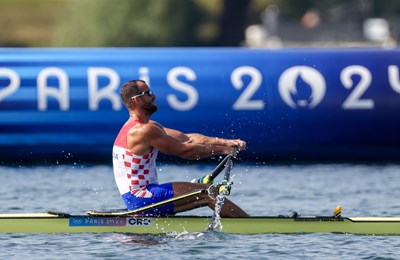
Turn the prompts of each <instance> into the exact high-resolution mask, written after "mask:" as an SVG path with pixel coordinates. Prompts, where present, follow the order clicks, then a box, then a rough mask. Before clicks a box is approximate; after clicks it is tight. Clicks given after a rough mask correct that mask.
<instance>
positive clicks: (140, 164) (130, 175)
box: [113, 121, 158, 198]
mask: <svg viewBox="0 0 400 260" xmlns="http://www.w3.org/2000/svg"><path fill="white" fill-rule="evenodd" d="M137 122H138V121H128V122H126V123H125V125H124V126H123V127H122V128H121V130H120V132H119V134H118V136H117V138H116V139H115V142H114V146H113V166H114V167H113V168H114V177H115V181H116V183H117V186H118V189H119V192H120V193H121V195H124V194H126V193H128V192H130V193H132V194H133V195H135V196H136V197H140V198H151V197H152V196H153V194H152V193H151V192H150V191H148V190H147V188H146V186H147V185H148V184H158V176H157V169H156V158H157V153H158V150H157V149H155V148H153V150H152V151H151V152H150V153H148V154H145V155H135V154H133V153H132V152H131V151H130V150H129V149H128V147H127V143H126V139H127V134H128V131H129V129H130V128H132V127H133V126H134V125H135V124H136V123H137Z"/></svg>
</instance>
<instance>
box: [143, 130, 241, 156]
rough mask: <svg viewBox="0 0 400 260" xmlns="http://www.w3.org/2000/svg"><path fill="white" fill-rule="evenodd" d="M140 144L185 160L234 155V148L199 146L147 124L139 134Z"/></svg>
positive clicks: (171, 131)
mask: <svg viewBox="0 0 400 260" xmlns="http://www.w3.org/2000/svg"><path fill="white" fill-rule="evenodd" d="M141 136H142V138H141V140H142V142H143V143H146V144H148V145H149V146H151V147H155V148H157V149H158V150H160V151H161V152H163V153H166V154H171V155H176V156H179V157H182V158H185V159H203V158H208V157H211V156H214V155H226V154H234V153H235V149H234V147H230V146H227V145H220V144H210V143H205V144H200V143H194V142H188V141H189V138H186V137H187V135H185V134H183V133H181V132H179V131H176V130H171V129H165V128H163V127H162V126H161V125H159V124H147V125H146V126H145V127H144V128H143V132H142V134H141Z"/></svg>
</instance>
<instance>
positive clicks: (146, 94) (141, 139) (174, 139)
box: [113, 80, 248, 217]
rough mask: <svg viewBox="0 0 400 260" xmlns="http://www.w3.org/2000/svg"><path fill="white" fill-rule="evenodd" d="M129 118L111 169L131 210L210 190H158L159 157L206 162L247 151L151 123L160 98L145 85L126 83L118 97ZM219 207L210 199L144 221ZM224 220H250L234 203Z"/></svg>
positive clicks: (197, 186)
mask: <svg viewBox="0 0 400 260" xmlns="http://www.w3.org/2000/svg"><path fill="white" fill-rule="evenodd" d="M120 95H121V98H122V101H123V102H124V104H125V106H126V108H127V109H128V112H129V119H128V121H127V122H126V123H125V124H124V126H123V127H122V128H121V130H120V132H119V134H118V136H117V138H116V139H115V142H114V147H113V168H114V176H115V180H116V183H117V186H118V189H119V191H120V193H121V195H122V198H123V200H124V202H125V204H126V206H127V208H128V210H134V209H137V208H140V207H143V206H146V205H149V204H152V203H155V202H160V201H164V200H167V199H170V198H172V197H176V196H180V195H183V194H187V193H190V192H193V191H197V190H203V189H207V188H208V187H209V185H208V184H202V183H190V182H172V183H165V184H159V183H158V177H157V170H156V158H157V153H158V151H161V152H162V153H165V154H170V155H176V156H179V157H181V158H184V159H203V158H209V157H211V156H216V155H227V154H236V153H237V151H241V150H243V149H245V148H246V143H245V142H244V141H242V140H240V139H222V138H212V137H208V136H204V135H201V134H184V133H182V132H180V131H178V130H174V129H169V128H166V127H163V126H162V125H160V124H159V123H157V122H155V121H152V120H150V117H151V115H152V114H153V113H154V112H156V111H157V110H158V107H157V105H156V104H155V103H154V100H155V99H156V95H155V94H154V93H153V91H152V90H151V89H150V88H149V86H148V85H147V84H146V82H144V81H142V80H131V81H128V82H126V83H125V84H124V85H123V86H122V88H121V91H120ZM214 205H215V201H214V200H212V199H211V198H209V196H208V195H207V194H201V195H196V196H193V197H189V198H186V199H183V200H179V201H175V202H173V203H168V204H166V205H164V206H161V207H158V208H156V209H154V210H148V211H146V212H145V213H144V214H145V215H156V216H159V215H174V214H176V213H178V212H183V211H187V210H191V209H195V208H199V207H204V206H208V207H210V208H211V209H214ZM220 215H221V217H247V216H248V214H247V213H246V212H244V211H243V210H242V209H241V208H240V207H238V206H237V205H235V204H234V203H233V202H231V201H230V200H225V203H224V205H223V207H222V210H221V212H220Z"/></svg>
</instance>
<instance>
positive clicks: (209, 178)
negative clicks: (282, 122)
mask: <svg viewBox="0 0 400 260" xmlns="http://www.w3.org/2000/svg"><path fill="white" fill-rule="evenodd" d="M232 157H233V155H232V154H228V155H227V156H225V158H224V159H223V160H222V161H221V162H220V163H219V164H218V165H217V167H215V169H214V170H213V171H212V172H211V173H210V174H208V175H205V176H203V177H202V178H197V179H194V180H192V181H191V182H194V183H206V184H212V183H213V181H214V179H215V178H216V177H217V176H218V175H219V174H220V173H221V172H222V170H223V169H224V168H225V165H226V162H227V161H228V160H229V159H231V158H232ZM203 178H207V182H202V181H200V180H202V179H203Z"/></svg>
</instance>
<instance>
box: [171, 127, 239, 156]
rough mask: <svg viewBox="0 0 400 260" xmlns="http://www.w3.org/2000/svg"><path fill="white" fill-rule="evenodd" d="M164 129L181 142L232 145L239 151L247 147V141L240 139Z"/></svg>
mask: <svg viewBox="0 0 400 260" xmlns="http://www.w3.org/2000/svg"><path fill="white" fill-rule="evenodd" d="M164 131H165V132H166V133H167V134H168V135H171V136H173V137H175V138H177V139H179V140H180V141H181V142H188V143H196V144H210V145H223V146H230V147H236V149H237V150H238V151H242V150H245V149H246V142H244V141H242V140H240V139H224V138H218V137H209V136H205V135H202V134H197V133H192V134H184V133H182V132H180V131H178V130H175V129H170V128H164Z"/></svg>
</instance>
